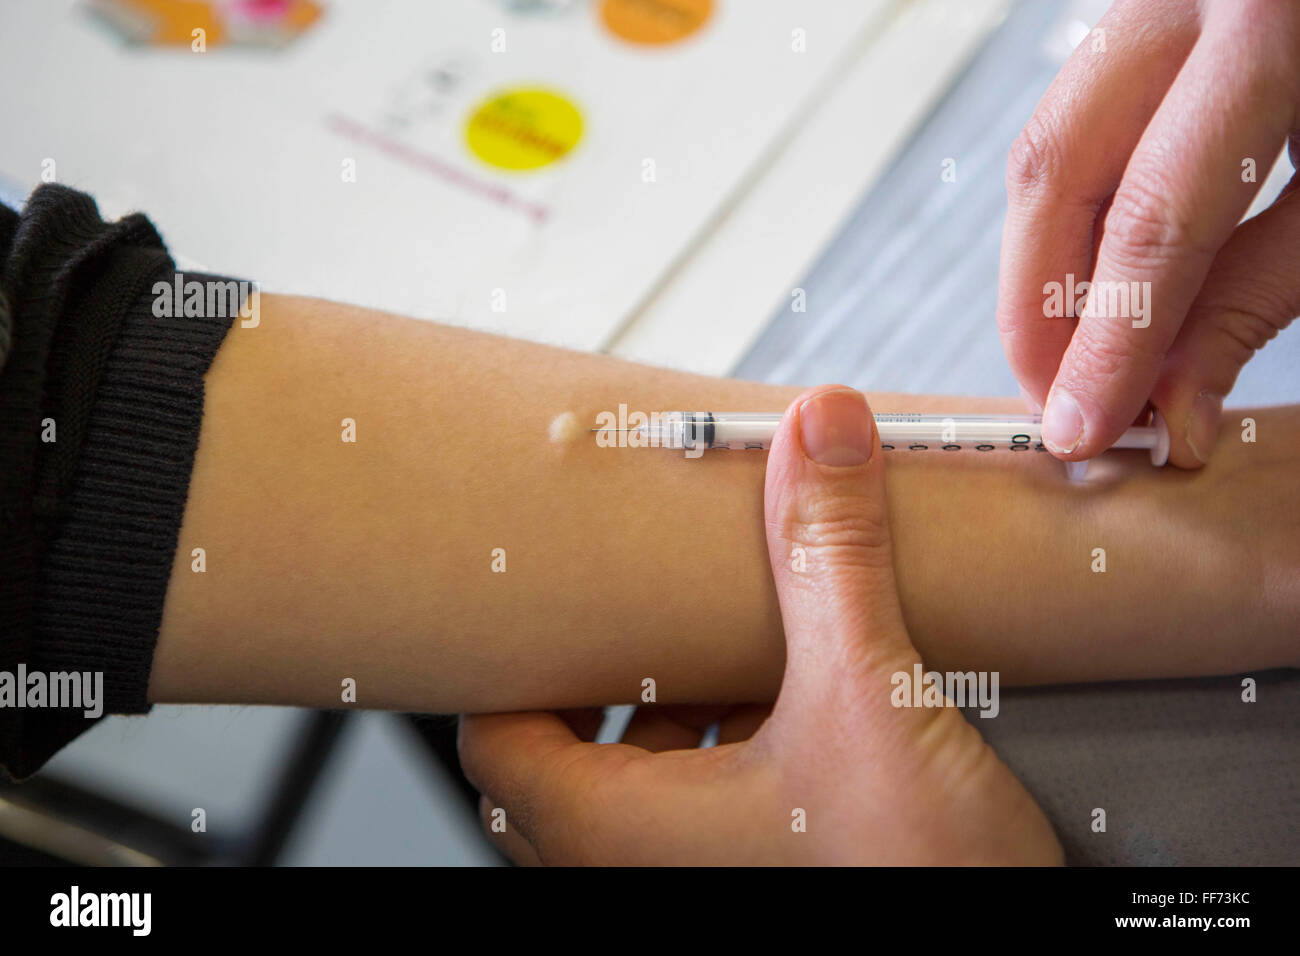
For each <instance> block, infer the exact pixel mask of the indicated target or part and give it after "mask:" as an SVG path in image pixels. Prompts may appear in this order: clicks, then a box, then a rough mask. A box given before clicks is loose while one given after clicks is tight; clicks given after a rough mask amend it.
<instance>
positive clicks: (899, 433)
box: [592, 412, 1169, 471]
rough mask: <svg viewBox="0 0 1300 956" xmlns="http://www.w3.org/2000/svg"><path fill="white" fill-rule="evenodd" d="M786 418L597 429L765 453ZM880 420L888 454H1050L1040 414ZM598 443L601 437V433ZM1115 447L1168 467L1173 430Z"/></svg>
mask: <svg viewBox="0 0 1300 956" xmlns="http://www.w3.org/2000/svg"><path fill="white" fill-rule="evenodd" d="M781 417H782V413H781V412H654V413H651V414H649V415H645V416H644V418H645V421H644V422H643V423H641V424H637V425H634V426H632V427H628V428H613V427H610V428H593V429H592V431H594V432H598V433H600V432H605V433H609V434H610V435H616V434H622V435H625V436H626V438H625V439H619V440H612V441H611V440H605V441H601V442H600V443H601V444H611V445H612V444H618V445H627V446H631V447H635V448H676V449H684V450H686V451H688V452H697V453H698V452H702V451H704V450H705V449H713V448H727V449H749V448H752V449H763V448H767V447H769V446H770V445H771V444H772V437H773V436H774V435H775V434H776V429H777V426H778V425H780V423H781ZM875 419H876V430H877V431H878V432H879V433H880V444H881V447H882V448H884V449H885V450H887V451H931V450H937V451H962V450H970V449H973V450H974V451H981V452H989V451H995V450H1009V451H1046V449H1045V448H1044V447H1043V428H1042V418H1041V417H1040V416H1038V415H916V414H910V413H902V414H899V413H890V414H877V415H876V416H875ZM597 439H598V441H599V440H600V439H601V436H600V435H599V434H598V435H597ZM1112 447H1113V448H1145V449H1147V450H1148V451H1149V452H1150V455H1151V463H1152V464H1153V465H1163V464H1164V463H1165V462H1166V461H1168V460H1169V429H1168V427H1167V426H1166V425H1165V421H1164V419H1163V418H1162V417H1161V416H1160V413H1159V412H1156V413H1155V414H1154V415H1153V416H1152V422H1151V424H1150V425H1146V426H1135V427H1133V428H1129V429H1128V430H1126V431H1125V432H1124V434H1122V435H1121V436H1120V437H1119V439H1118V440H1117V441H1116V442H1115V444H1114V445H1113V446H1112ZM1070 464H1077V463H1070ZM1077 470H1078V471H1081V470H1082V469H1077Z"/></svg>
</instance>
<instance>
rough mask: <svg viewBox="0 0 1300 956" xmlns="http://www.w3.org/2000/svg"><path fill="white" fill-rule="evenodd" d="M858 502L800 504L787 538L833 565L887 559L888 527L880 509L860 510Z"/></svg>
mask: <svg viewBox="0 0 1300 956" xmlns="http://www.w3.org/2000/svg"><path fill="white" fill-rule="evenodd" d="M864 504H868V503H866V502H864V501H862V500H861V499H858V500H845V499H843V498H820V499H812V500H805V501H802V502H800V504H799V507H798V508H797V509H796V510H795V513H794V514H793V515H792V516H791V518H790V522H789V526H788V528H787V537H788V538H789V540H790V541H791V542H792V543H793V544H796V545H801V546H803V547H805V548H807V549H808V550H809V551H812V552H815V553H817V554H820V555H823V556H825V557H826V558H827V559H828V563H830V564H833V565H839V564H845V563H854V564H857V563H862V562H863V560H864V558H865V559H867V560H871V559H872V557H876V558H879V557H880V556H881V555H882V554H883V555H884V556H885V557H886V558H887V555H888V549H889V523H888V519H887V517H886V515H885V509H884V508H875V507H864Z"/></svg>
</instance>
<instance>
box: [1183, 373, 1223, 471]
mask: <svg viewBox="0 0 1300 956" xmlns="http://www.w3.org/2000/svg"><path fill="white" fill-rule="evenodd" d="M1222 412H1223V396H1222V395H1215V394H1214V393H1213V392H1210V391H1205V392H1201V393H1200V394H1198V395H1197V396H1196V401H1194V402H1193V403H1192V410H1191V412H1189V413H1188V415H1187V430H1186V432H1185V433H1184V434H1185V435H1186V436H1187V447H1189V448H1191V450H1192V454H1193V455H1195V456H1196V457H1197V458H1198V459H1199V460H1200V462H1201V464H1202V465H1203V464H1205V463H1206V462H1208V461H1209V460H1210V452H1212V451H1214V443H1215V441H1216V440H1217V439H1218V437H1219V417H1220V415H1221V414H1222Z"/></svg>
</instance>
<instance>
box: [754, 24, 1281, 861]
mask: <svg viewBox="0 0 1300 956" xmlns="http://www.w3.org/2000/svg"><path fill="white" fill-rule="evenodd" d="M1068 6H1069V5H1068V4H1066V3H1060V2H1048V0H1043V2H1038V0H1029V2H1025V3H1022V4H1020V5H1019V6H1017V7H1016V8H1015V9H1014V10H1013V12H1012V14H1011V16H1010V17H1009V18H1008V19H1007V21H1006V22H1005V23H1004V24H1003V26H1002V27H1001V28H1000V30H999V31H998V32H997V33H996V34H995V36H994V37H993V38H992V40H991V41H990V43H989V44H988V45H987V46H986V47H985V49H984V50H983V51H982V52H981V53H980V55H979V56H978V57H977V58H976V59H975V61H974V62H973V63H972V64H971V66H970V67H969V68H968V69H967V71H966V73H965V75H964V76H963V77H962V78H961V80H960V81H959V82H958V84H957V85H956V87H955V88H954V90H953V91H952V93H951V94H950V95H949V96H948V97H947V99H946V100H945V102H944V103H943V104H942V105H941V106H940V108H939V109H938V110H937V111H936V112H935V113H934V115H933V116H932V117H931V118H930V119H929V120H928V122H927V123H926V125H925V126H924V128H923V129H922V130H920V132H919V133H918V135H917V136H916V138H915V139H914V140H913V141H912V143H911V144H910V145H909V147H908V148H907V149H906V150H905V151H904V152H903V153H902V155H900V156H899V157H898V159H897V161H896V162H895V163H894V164H893V166H892V167H891V169H890V170H889V171H888V172H887V174H886V175H885V177H884V178H883V180H882V181H881V182H879V183H878V184H877V185H876V187H875V188H874V189H873V190H872V191H871V192H870V193H869V194H868V195H867V196H866V197H865V198H864V200H863V201H862V202H861V203H860V204H859V206H858V207H857V209H856V210H855V211H854V213H853V215H852V217H851V218H850V219H849V221H848V222H847V224H846V225H845V227H844V228H843V230H842V232H841V234H840V235H839V236H838V238H837V239H836V240H835V241H834V242H833V243H832V245H831V246H830V248H829V249H828V250H827V251H826V252H825V254H824V255H823V256H822V258H821V260H820V261H819V262H818V263H817V264H816V266H815V267H814V268H813V270H812V271H811V273H810V274H809V275H808V277H807V278H806V280H805V282H804V283H803V288H804V290H805V293H806V299H807V312H806V313H801V314H796V313H793V312H790V311H789V310H788V309H785V310H782V311H781V312H779V313H778V314H777V315H775V316H773V318H772V321H771V324H770V325H769V326H768V328H767V329H766V331H765V333H764V334H763V335H762V337H761V338H760V339H759V341H758V342H757V343H756V344H755V346H754V348H753V350H752V351H751V352H750V353H749V355H747V356H746V357H745V359H744V360H743V361H742V362H741V364H740V365H739V367H738V368H737V369H736V373H737V374H738V375H740V376H741V377H743V378H750V379H759V380H766V381H772V382H784V383H812V382H830V381H836V382H844V383H847V384H851V385H856V386H859V387H863V388H870V389H874V390H879V391H898V392H914V393H930V392H933V393H939V394H965V395H1015V394H1017V388H1016V383H1015V379H1014V378H1013V377H1012V375H1011V372H1010V371H1009V369H1008V368H1007V364H1006V361H1005V359H1004V357H1003V355H1002V349H1001V346H1000V345H999V342H998V336H997V330H996V328H995V325H994V319H993V313H994V305H995V303H996V297H997V288H996V280H997V267H998V248H999V243H1000V241H1001V231H1002V218H1003V214H1004V209H1005V197H1004V189H1003V170H1004V167H1005V161H1006V155H1007V150H1008V147H1009V146H1010V144H1011V142H1012V140H1013V139H1014V138H1015V135H1016V134H1017V133H1018V132H1019V130H1020V128H1021V127H1022V126H1023V125H1024V122H1025V120H1026V119H1027V118H1028V117H1029V115H1030V113H1031V112H1032V111H1033V108H1034V105H1035V104H1036V103H1037V101H1038V99H1039V97H1040V96H1041V95H1042V94H1043V92H1044V91H1045V90H1046V89H1047V86H1048V84H1049V83H1050V82H1051V79H1052V77H1053V76H1054V75H1055V73H1056V71H1057V69H1058V68H1059V66H1060V62H1059V60H1058V59H1057V58H1055V57H1053V56H1050V55H1048V54H1047V52H1046V49H1045V46H1044V37H1046V36H1048V35H1049V34H1050V33H1051V31H1052V30H1053V29H1054V28H1057V27H1059V25H1060V20H1061V17H1062V16H1063V15H1064V14H1066V12H1067V7H1068ZM947 158H953V159H955V160H956V171H957V178H956V182H951V183H950V182H942V181H941V180H940V176H939V172H940V168H941V163H942V162H943V161H944V160H945V159H947ZM1280 165H1282V166H1284V167H1285V166H1286V164H1285V163H1282V164H1280ZM1289 173H1290V170H1289V168H1284V169H1280V170H1278V171H1277V175H1275V176H1274V177H1272V178H1271V179H1270V182H1268V183H1266V184H1265V186H1264V188H1263V191H1262V193H1264V194H1275V193H1276V191H1277V189H1278V188H1280V185H1281V182H1282V181H1284V180H1285V178H1287V176H1289ZM1293 331H1294V330H1293ZM1297 368H1300V334H1290V335H1283V336H1281V337H1280V338H1279V339H1278V340H1276V341H1275V342H1273V343H1271V344H1270V345H1269V346H1268V348H1267V349H1265V350H1264V351H1263V352H1262V353H1261V354H1260V355H1259V356H1257V358H1256V359H1255V360H1254V361H1253V362H1252V364H1251V365H1250V366H1249V367H1248V368H1247V370H1246V371H1245V372H1244V373H1243V374H1242V377H1241V380H1240V383H1239V385H1238V388H1237V390H1236V392H1235V393H1234V395H1233V398H1232V402H1233V403H1236V404H1243V405H1244V404H1274V403H1283V402H1295V401H1297V400H1298V399H1300V388H1297V383H1298V381H1300V379H1298V377H1297V374H1296V371H1295V370H1296V369H1297ZM1224 637H1225V639H1230V638H1231V635H1224ZM1044 639H1045V640H1046V639H1048V636H1047V635H1044ZM1253 676H1256V677H1257V678H1259V702H1258V703H1256V704H1253V705H1246V704H1243V703H1242V702H1241V697H1240V694H1241V687H1240V678H1236V677H1225V678H1222V679H1207V680H1196V681H1163V682H1153V683H1130V684H1112V685H1105V686H1090V687H1068V688H1054V689H1042V690H1033V691H1019V692H1004V693H1003V695H1002V711H1001V714H1000V715H999V716H998V717H997V718H995V719H992V720H980V719H973V720H972V722H973V723H974V724H975V725H976V726H977V727H979V729H980V730H981V732H983V733H984V735H985V737H986V739H988V740H989V741H990V742H991V743H992V744H993V746H994V747H995V748H996V749H997V750H998V752H999V753H1000V754H1001V755H1002V757H1003V759H1004V760H1005V761H1006V762H1007V763H1008V764H1009V765H1010V766H1011V767H1012V769H1013V770H1015V771H1016V772H1017V773H1018V774H1019V775H1020V776H1021V779H1023V780H1024V781H1025V783H1026V785H1027V786H1028V787H1029V789H1030V790H1031V791H1032V792H1033V793H1034V795H1035V796H1036V797H1037V798H1038V799H1039V801H1040V802H1041V803H1042V804H1043V806H1044V808H1045V809H1046V811H1047V813H1048V814H1049V816H1050V817H1051V819H1052V822H1053V823H1054V824H1055V826H1056V828H1057V832H1058V833H1059V834H1060V836H1061V839H1062V841H1063V842H1064V844H1065V847H1066V851H1067V854H1068V857H1069V859H1070V861H1071V862H1073V863H1081V864H1225V865H1232V864H1265V863H1270V864H1297V863H1300V675H1298V674H1297V673H1296V672H1293V671H1286V672H1274V673H1272V674H1267V675H1253ZM972 716H973V715H972ZM1098 807H1100V808H1104V809H1105V810H1106V813H1107V818H1108V827H1107V832H1105V833H1094V832H1092V830H1091V826H1090V825H1091V823H1092V812H1093V810H1094V808H1098Z"/></svg>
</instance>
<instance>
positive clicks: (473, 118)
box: [465, 88, 582, 170]
mask: <svg viewBox="0 0 1300 956" xmlns="http://www.w3.org/2000/svg"><path fill="white" fill-rule="evenodd" d="M580 139H582V114H581V113H579V112H578V108H577V107H576V106H574V105H573V104H572V103H570V102H569V101H568V100H567V99H565V98H564V97H563V96H560V95H559V94H558V93H552V92H550V91H548V90H540V89H529V88H519V89H512V90H505V91H504V92H500V93H496V94H494V95H492V96H490V97H489V98H488V99H486V100H484V101H483V102H482V103H481V104H479V106H478V108H477V109H475V110H474V112H473V113H471V114H470V117H469V122H468V123H466V124H465V142H466V144H467V145H468V146H469V148H470V152H472V153H473V154H474V155H475V156H477V157H478V158H479V159H481V160H483V162H485V163H488V164H490V165H492V166H496V167H498V168H499V169H514V170H526V169H540V168H541V167H543V166H549V165H550V164H551V163H554V162H556V161H557V160H560V159H563V158H564V157H565V156H566V155H567V154H568V153H569V152H570V150H572V149H573V147H575V146H577V145H578V140H580Z"/></svg>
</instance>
